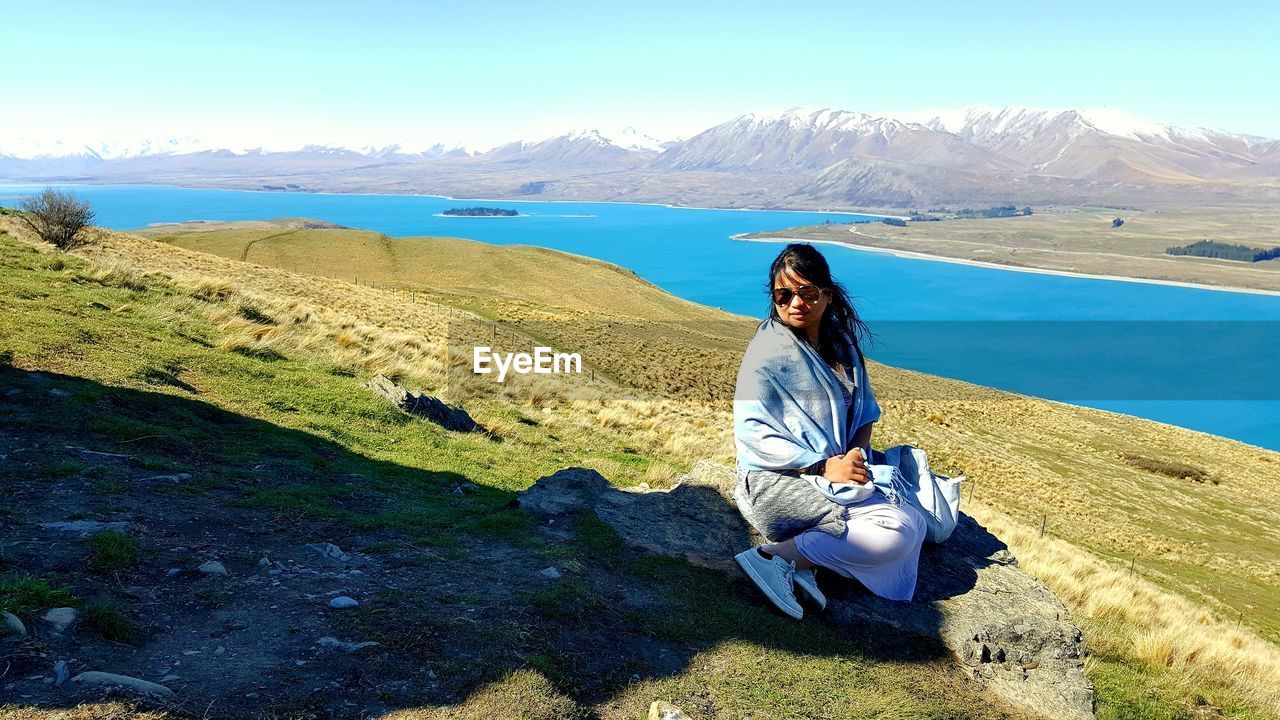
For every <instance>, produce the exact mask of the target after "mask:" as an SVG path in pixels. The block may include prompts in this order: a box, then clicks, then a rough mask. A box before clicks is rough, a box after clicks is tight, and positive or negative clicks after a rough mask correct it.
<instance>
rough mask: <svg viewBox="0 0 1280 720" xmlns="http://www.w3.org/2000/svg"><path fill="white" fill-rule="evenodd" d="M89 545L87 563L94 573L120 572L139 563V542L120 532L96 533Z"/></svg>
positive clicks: (90, 539) (106, 531)
mask: <svg viewBox="0 0 1280 720" xmlns="http://www.w3.org/2000/svg"><path fill="white" fill-rule="evenodd" d="M88 544H89V555H88V557H87V558H86V563H87V564H88V566H89V569H90V570H93V571H94V572H100V573H111V572H118V571H120V570H124V569H126V568H129V567H132V566H133V564H134V563H136V562H137V561H138V555H139V549H138V541H136V540H134V539H133V538H131V537H129V536H128V535H126V534H125V533H122V532H120V531H119V530H103V531H102V532H98V533H95V534H93V535H92V536H90V538H89V541H88Z"/></svg>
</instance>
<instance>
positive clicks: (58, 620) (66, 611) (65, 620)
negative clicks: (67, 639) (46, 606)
mask: <svg viewBox="0 0 1280 720" xmlns="http://www.w3.org/2000/svg"><path fill="white" fill-rule="evenodd" d="M79 617H80V612H79V611H77V610H76V609H75V608H69V607H60V608H54V609H52V610H50V611H49V612H47V613H45V614H44V621H45V622H46V623H48V624H49V632H51V633H53V634H54V635H61V634H62V633H64V632H66V631H67V629H68V628H70V627H71V626H72V625H75V624H76V620H77V619H78V618H79Z"/></svg>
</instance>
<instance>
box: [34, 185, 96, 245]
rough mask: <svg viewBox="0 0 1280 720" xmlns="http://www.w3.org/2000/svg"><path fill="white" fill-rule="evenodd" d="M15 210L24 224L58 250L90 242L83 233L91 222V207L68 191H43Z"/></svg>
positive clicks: (48, 189) (85, 233)
mask: <svg viewBox="0 0 1280 720" xmlns="http://www.w3.org/2000/svg"><path fill="white" fill-rule="evenodd" d="M18 209H19V210H20V211H21V212H20V214H19V215H18V219H19V220H21V221H22V223H23V224H24V225H26V226H27V227H28V228H30V229H31V231H32V232H34V233H35V234H36V235H39V236H40V239H41V240H44V241H45V242H47V243H49V244H51V245H53V246H55V247H57V248H59V249H61V250H70V249H72V248H74V247H79V246H80V245H84V244H85V243H87V242H89V234H88V233H87V232H85V230H86V229H88V227H89V225H90V224H92V223H93V208H91V207H89V203H88V202H86V201H84V200H81V199H79V198H77V197H76V196H75V195H73V194H71V193H69V192H63V191H61V190H55V189H54V188H45V189H44V192H42V193H40V194H39V195H31V196H29V197H25V198H23V199H22V202H20V203H19V204H18Z"/></svg>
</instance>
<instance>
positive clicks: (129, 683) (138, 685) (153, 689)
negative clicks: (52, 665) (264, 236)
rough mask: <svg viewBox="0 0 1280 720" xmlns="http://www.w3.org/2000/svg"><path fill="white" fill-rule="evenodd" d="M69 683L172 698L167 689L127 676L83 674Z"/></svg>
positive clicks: (171, 693)
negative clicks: (80, 683)
mask: <svg viewBox="0 0 1280 720" xmlns="http://www.w3.org/2000/svg"><path fill="white" fill-rule="evenodd" d="M71 682H82V683H89V684H91V685H102V686H105V687H119V688H124V689H126V690H130V691H132V692H136V693H139V694H142V695H151V696H154V697H158V698H164V699H168V698H171V697H173V691H172V690H170V689H169V688H167V687H165V686H163V685H159V684H156V683H153V682H149V681H147V680H140V679H138V678H135V677H129V676H128V675H116V674H115V673H106V672H97V671H90V672H83V673H80V674H79V675H77V676H75V677H73V678H71Z"/></svg>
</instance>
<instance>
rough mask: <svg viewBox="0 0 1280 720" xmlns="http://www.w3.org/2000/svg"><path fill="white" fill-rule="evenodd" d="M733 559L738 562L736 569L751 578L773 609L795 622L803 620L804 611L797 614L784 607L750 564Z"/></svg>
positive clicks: (739, 559)
mask: <svg viewBox="0 0 1280 720" xmlns="http://www.w3.org/2000/svg"><path fill="white" fill-rule="evenodd" d="M733 559H734V560H736V561H737V562H738V567H740V568H742V572H744V573H746V574H747V577H749V578H751V581H752V582H754V583H755V584H756V587H758V588H760V592H762V593H764V596H765V597H767V598H769V602H771V603H773V605H774V607H776V608H778V609H779V610H781V611H782V612H784V613H786V614H787V615H788V616H789V617H793V618H795V619H796V620H802V619H804V610H800V612H799V613H797V612H796V611H794V610H792V609H791V608H789V607H787V606H786V605H784V604H783V603H782V601H781V600H780V599H779V598H778V597H776V596H775V595H774V594H773V591H772V590H770V589H769V586H768V585H766V584H765V582H764V580H763V579H762V578H761V577H760V575H759V574H758V573H756V570H755V568H753V567H751V563H749V562H747V561H746V560H743V559H742V558H740V557H737V556H734V558H733Z"/></svg>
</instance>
